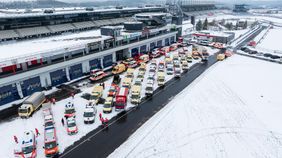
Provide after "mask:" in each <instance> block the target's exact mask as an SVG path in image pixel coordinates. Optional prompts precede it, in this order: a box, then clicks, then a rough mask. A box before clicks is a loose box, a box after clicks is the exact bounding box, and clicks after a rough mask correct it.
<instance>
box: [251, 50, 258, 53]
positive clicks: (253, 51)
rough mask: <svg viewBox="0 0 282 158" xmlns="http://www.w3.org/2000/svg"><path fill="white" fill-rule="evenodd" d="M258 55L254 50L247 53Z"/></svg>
mask: <svg viewBox="0 0 282 158" xmlns="http://www.w3.org/2000/svg"><path fill="white" fill-rule="evenodd" d="M257 53H258V51H256V50H250V52H249V54H257Z"/></svg>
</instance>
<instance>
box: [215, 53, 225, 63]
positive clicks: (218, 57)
mask: <svg viewBox="0 0 282 158" xmlns="http://www.w3.org/2000/svg"><path fill="white" fill-rule="evenodd" d="M216 59H217V60H218V61H223V60H224V59H225V55H224V54H218V55H217V56H216Z"/></svg>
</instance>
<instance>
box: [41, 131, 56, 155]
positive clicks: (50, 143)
mask: <svg viewBox="0 0 282 158" xmlns="http://www.w3.org/2000/svg"><path fill="white" fill-rule="evenodd" d="M43 148H44V153H45V156H46V157H55V156H56V155H58V154H59V146H58V141H57V134H56V129H55V128H48V129H45V132H44V147H43Z"/></svg>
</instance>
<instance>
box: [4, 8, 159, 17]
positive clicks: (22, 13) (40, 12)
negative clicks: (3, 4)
mask: <svg viewBox="0 0 282 158" xmlns="http://www.w3.org/2000/svg"><path fill="white" fill-rule="evenodd" d="M161 8H162V7H144V8H138V7H128V8H122V9H116V8H109V9H101V8H100V9H96V8H94V10H93V11H87V10H85V8H80V7H77V8H55V9H52V8H39V9H32V10H26V9H0V18H16V17H36V16H50V15H63V14H78V13H99V12H120V11H128V10H147V9H161ZM44 10H53V11H54V13H44Z"/></svg>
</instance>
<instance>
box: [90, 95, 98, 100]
mask: <svg viewBox="0 0 282 158" xmlns="http://www.w3.org/2000/svg"><path fill="white" fill-rule="evenodd" d="M96 99H98V97H97V96H96V95H91V96H90V100H96Z"/></svg>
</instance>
